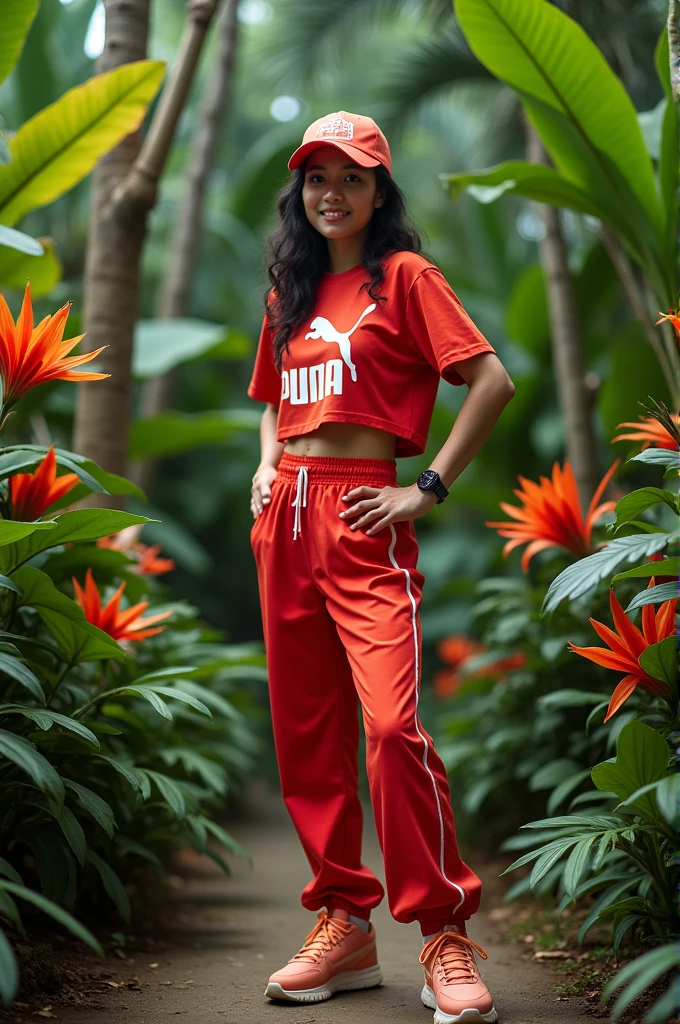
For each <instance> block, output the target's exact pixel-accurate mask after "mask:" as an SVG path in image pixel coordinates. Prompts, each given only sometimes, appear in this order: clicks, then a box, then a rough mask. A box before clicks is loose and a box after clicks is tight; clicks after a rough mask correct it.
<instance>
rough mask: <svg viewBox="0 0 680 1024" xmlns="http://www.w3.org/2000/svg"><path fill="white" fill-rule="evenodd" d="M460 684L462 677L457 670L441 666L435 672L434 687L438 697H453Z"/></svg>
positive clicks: (433, 677)
mask: <svg viewBox="0 0 680 1024" xmlns="http://www.w3.org/2000/svg"><path fill="white" fill-rule="evenodd" d="M460 684H461V678H460V676H459V674H458V673H457V672H450V671H449V670H448V669H447V668H439V669H437V670H436V672H434V673H433V676H432V689H433V690H434V692H435V694H436V696H437V697H452V696H453V694H454V693H455V692H456V690H457V689H458V687H459V686H460Z"/></svg>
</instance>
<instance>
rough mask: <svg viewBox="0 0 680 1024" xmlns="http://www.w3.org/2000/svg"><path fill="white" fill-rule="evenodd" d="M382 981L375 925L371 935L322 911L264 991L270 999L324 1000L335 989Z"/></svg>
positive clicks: (368, 984) (357, 987) (368, 986)
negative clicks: (302, 941) (305, 936)
mask: <svg viewBox="0 0 680 1024" xmlns="http://www.w3.org/2000/svg"><path fill="white" fill-rule="evenodd" d="M381 983H382V972H381V970H380V967H379V965H378V954H377V952H376V947H375V928H374V927H373V925H372V924H371V925H370V927H369V931H368V934H367V933H366V932H364V931H362V929H361V928H359V927H358V926H357V925H355V924H352V923H351V922H350V921H343V920H342V919H341V918H337V917H329V916H328V913H327V912H326V911H325V910H321V911H319V914H318V917H317V923H316V924H315V926H314V927H313V928H312V930H311V932H310V933H309V935H308V936H307V938H306V939H305V941H304V945H303V946H302V949H301V950H300V952H299V953H296V954H295V956H294V957H292V959H290V960H289V961H288V963H287V965H286V966H285V967H283V968H282V969H281V970H280V971H276V972H275V973H274V974H272V976H271V978H270V979H269V984H268V985H267V988H266V989H265V993H264V994H265V995H266V996H269V998H270V999H287V1000H289V1001H292V1002H296V1003H320V1002H321V1001H322V1000H324V999H330V997H331V996H332V995H333V993H334V992H340V991H346V990H347V989H360V988H373V986H374V985H380V984H381Z"/></svg>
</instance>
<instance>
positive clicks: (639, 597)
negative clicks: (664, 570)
mask: <svg viewBox="0 0 680 1024" xmlns="http://www.w3.org/2000/svg"><path fill="white" fill-rule="evenodd" d="M676 597H680V587H679V586H678V584H677V582H674V583H657V585H656V586H655V587H648V588H647V590H641V591H640V593H639V594H636V595H635V597H634V598H633V600H632V601H631V602H630V604H629V605H628V607H627V608H626V612H633V611H635V609H636V608H642V607H643V605H646V604H663V602H664V601H674V600H675V598H676Z"/></svg>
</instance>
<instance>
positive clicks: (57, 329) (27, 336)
mask: <svg viewBox="0 0 680 1024" xmlns="http://www.w3.org/2000/svg"><path fill="white" fill-rule="evenodd" d="M70 309H71V303H70V302H69V303H67V304H66V305H65V306H62V307H61V309H59V310H57V312H56V313H55V314H54V316H46V317H45V319H44V320H41V321H40V323H39V324H37V325H36V326H35V327H33V305H32V302H31V286H30V283H29V284H27V285H26V291H25V292H24V299H23V302H22V304H21V312H20V313H19V319H18V320H17V322H16V324H15V323H14V320H13V318H12V314H11V313H10V311H9V307H8V305H7V303H6V302H5V299H4V297H3V296H2V295H1V294H0V375H1V376H2V382H3V389H4V395H3V405H4V406H5V408H8V407H9V406H11V405H13V404H14V403H15V402H16V401H17V399H19V398H21V396H22V395H25V394H26V392H27V391H30V390H31V388H34V387H37V385H38V384H44V383H45V381H48V380H72V381H83V380H102V379H103V378H104V377H109V376H110V374H108V373H75V372H74V370H75V367H76V366H81V365H82V364H83V363H89V362H90V360H91V359H94V358H95V357H96V356H98V355H99V353H100V352H103V350H104V348H105V347H106V346H104V348H98V349H96V351H94V352H86V353H85V354H84V355H80V356H71V357H70V358H68V359H67V358H66V357H67V356H68V354H69V352H70V351H71V350H72V349H74V348H75V347H76V345H77V344H78V342H79V341H81V340H82V338H84V337H85V335H84V334H81V335H79V336H78V337H77V338H70V339H69V340H67V341H62V338H63V334H64V328H65V327H66V321H67V320H68V315H69V312H70Z"/></svg>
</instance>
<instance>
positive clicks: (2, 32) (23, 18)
mask: <svg viewBox="0 0 680 1024" xmlns="http://www.w3.org/2000/svg"><path fill="white" fill-rule="evenodd" d="M39 3H40V0H4V3H3V5H2V18H0V82H4V80H5V79H6V78H7V76H8V75H9V73H10V71H11V70H12V68H13V67H14V65H15V64H16V62H17V61H18V60H19V54H20V53H21V49H22V47H23V45H24V40H25V39H26V36H27V35H28V30H29V28H30V27H31V24H32V22H33V19H34V18H35V15H36V11H37V10H38V4H39ZM1 974H2V971H0V975H1Z"/></svg>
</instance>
